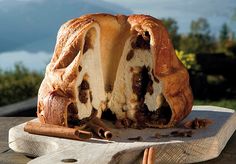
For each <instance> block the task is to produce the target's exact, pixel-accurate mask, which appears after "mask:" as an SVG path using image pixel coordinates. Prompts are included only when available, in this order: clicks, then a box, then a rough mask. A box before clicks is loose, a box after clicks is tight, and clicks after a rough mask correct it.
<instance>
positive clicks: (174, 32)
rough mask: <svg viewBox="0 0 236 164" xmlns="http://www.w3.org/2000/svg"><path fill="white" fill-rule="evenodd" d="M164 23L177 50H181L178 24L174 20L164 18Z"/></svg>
mask: <svg viewBox="0 0 236 164" xmlns="http://www.w3.org/2000/svg"><path fill="white" fill-rule="evenodd" d="M162 23H163V24H164V26H165V27H166V28H167V30H168V32H169V35H170V38H171V40H172V43H173V45H174V48H175V49H179V42H180V35H179V34H178V29H179V27H178V23H177V22H176V20H174V19H173V18H167V19H165V18H163V19H162Z"/></svg>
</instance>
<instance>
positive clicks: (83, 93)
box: [79, 80, 89, 104]
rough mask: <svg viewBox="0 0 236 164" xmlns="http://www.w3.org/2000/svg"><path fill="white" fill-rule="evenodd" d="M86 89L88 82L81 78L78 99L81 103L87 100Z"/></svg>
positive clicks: (87, 88)
mask: <svg viewBox="0 0 236 164" xmlns="http://www.w3.org/2000/svg"><path fill="white" fill-rule="evenodd" d="M88 90H89V83H88V82H87V81H86V80H83V81H82V83H81V84H80V86H79V100H80V102H81V103H83V104H86V103H87V101H88V96H89V95H88Z"/></svg>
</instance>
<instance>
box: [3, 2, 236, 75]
mask: <svg viewBox="0 0 236 164" xmlns="http://www.w3.org/2000/svg"><path fill="white" fill-rule="evenodd" d="M235 1H236V0H224V1H222V0H67V1H65V0H0V22H1V26H0V68H1V69H11V68H13V66H14V63H17V62H22V63H23V64H24V65H25V66H26V67H28V68H29V69H32V70H39V71H43V70H44V69H45V67H46V65H47V64H48V62H49V61H50V59H51V57H52V54H53V49H54V46H55V41H56V34H57V31H58V29H59V27H60V26H61V24H63V23H64V22H65V21H67V20H69V19H72V18H75V17H79V16H81V15H83V14H86V13H94V12H95V13H96V12H107V13H112V14H132V13H137V14H138V13H142V14H148V15H152V16H154V17H157V18H169V17H171V18H174V19H176V20H177V22H178V26H179V32H180V33H188V32H189V26H190V23H191V21H192V20H196V19H198V18H199V17H205V18H206V19H207V20H208V22H209V23H210V28H211V32H212V34H215V35H218V33H219V30H220V28H221V26H222V24H223V23H227V25H229V26H230V28H231V29H232V30H234V31H235V32H236V2H235ZM233 15H234V17H233Z"/></svg>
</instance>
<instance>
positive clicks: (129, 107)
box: [108, 41, 163, 121]
mask: <svg viewBox="0 0 236 164" xmlns="http://www.w3.org/2000/svg"><path fill="white" fill-rule="evenodd" d="M130 50H132V48H131V46H130V41H127V42H126V44H125V47H124V51H123V54H122V57H121V60H120V63H119V66H118V71H117V76H116V81H115V83H114V88H113V91H112V94H111V99H110V101H109V104H108V106H109V108H110V109H111V110H112V111H113V112H114V113H115V114H116V116H117V118H118V119H122V118H125V117H128V118H130V119H132V120H134V121H135V112H136V109H135V107H136V105H137V95H136V94H134V93H133V89H132V77H133V72H132V71H131V68H132V67H133V68H135V67H143V66H146V67H149V68H150V69H149V72H148V73H149V75H150V76H151V79H152V81H153V94H150V93H149V92H147V93H146V95H145V101H144V103H146V105H147V106H148V109H149V111H156V110H157V109H158V108H160V107H161V105H162V102H163V100H162V99H160V98H158V97H160V96H161V91H162V87H161V83H156V82H155V80H154V77H153V75H152V73H151V71H152V69H153V55H152V54H151V52H150V51H149V50H144V49H133V52H134V55H133V57H132V58H131V59H130V60H129V61H127V60H126V57H127V54H128V53H129V51H130Z"/></svg>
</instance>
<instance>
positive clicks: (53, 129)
mask: <svg viewBox="0 0 236 164" xmlns="http://www.w3.org/2000/svg"><path fill="white" fill-rule="evenodd" d="M24 131H26V132H29V133H32V134H39V135H46V136H52V137H60V138H67V139H75V140H87V139H90V138H92V133H91V132H87V131H83V130H78V129H74V128H67V127H63V126H57V125H51V124H41V123H39V122H32V121H29V122H27V123H26V125H25V127H24Z"/></svg>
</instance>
